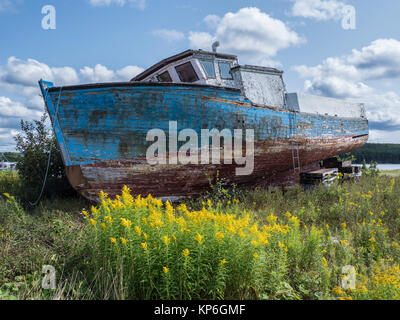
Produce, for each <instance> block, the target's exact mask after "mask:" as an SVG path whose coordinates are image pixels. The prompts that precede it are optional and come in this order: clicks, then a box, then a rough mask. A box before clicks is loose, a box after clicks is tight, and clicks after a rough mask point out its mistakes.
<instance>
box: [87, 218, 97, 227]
mask: <svg viewBox="0 0 400 320" xmlns="http://www.w3.org/2000/svg"><path fill="white" fill-rule="evenodd" d="M89 221H90V223H91V224H92V225H94V226H95V225H96V223H97V221H96V220H94V219H89Z"/></svg>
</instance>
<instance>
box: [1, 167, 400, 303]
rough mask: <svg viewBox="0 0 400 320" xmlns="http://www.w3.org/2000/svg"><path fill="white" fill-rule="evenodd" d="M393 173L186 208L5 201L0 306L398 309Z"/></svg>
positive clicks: (228, 194) (227, 194)
mask: <svg viewBox="0 0 400 320" xmlns="http://www.w3.org/2000/svg"><path fill="white" fill-rule="evenodd" d="M397 171H398V170H397ZM386 173H387V172H386V171H385V174H384V175H380V176H378V175H377V174H376V173H371V172H366V174H365V175H364V176H363V177H362V178H361V180H360V182H358V183H355V182H344V183H343V184H341V183H337V184H335V185H333V186H331V187H329V188H324V187H317V188H315V189H314V190H309V191H304V190H302V189H301V188H299V187H297V188H294V189H291V190H288V191H282V190H280V189H269V190H263V189H255V190H247V191H243V190H233V191H232V190H231V191H229V190H226V189H225V188H224V185H223V184H217V187H215V186H214V188H213V189H212V190H211V191H210V193H209V194H208V195H207V196H205V197H203V198H199V199H190V200H188V201H185V202H184V203H181V204H180V205H178V204H177V205H176V206H170V205H169V204H161V203H160V202H159V201H158V200H156V199H152V198H145V199H143V198H132V197H130V195H129V192H128V191H127V190H125V192H124V193H123V194H122V196H121V197H120V198H119V199H117V200H110V199H108V198H107V197H106V196H105V195H103V202H102V203H101V204H99V205H98V206H96V207H91V205H92V204H90V203H88V202H86V201H84V200H82V199H79V198H74V199H63V200H56V201H44V202H42V204H41V205H40V206H39V207H38V208H36V209H35V210H33V211H27V210H26V209H23V208H22V207H21V206H20V205H19V204H18V202H17V201H16V200H15V199H13V197H12V196H10V195H7V196H3V197H2V200H0V233H1V238H0V243H1V245H0V299H26V298H29V299H32V298H33V299H149V298H157V299H176V298H178V299H179V298H185V299H399V298H400V268H399V263H400V245H399V243H400V233H399V231H400V197H399V194H400V179H399V178H393V177H391V176H389V175H387V174H386ZM14 178H15V177H14ZM14 178H10V177H6V178H4V176H3V177H2V178H1V179H3V180H1V179H0V190H2V191H4V188H12V186H13V182H12V181H13V179H14ZM2 181H3V182H2ZM4 181H5V182H4ZM2 184H3V185H2ZM1 188H3V189H1ZM216 195H218V196H216ZM185 229H187V230H189V231H187V230H185ZM182 230H183V231H182ZM238 248H240V249H238ZM43 265H53V266H54V267H55V268H56V271H57V288H56V290H54V291H51V290H44V289H42V288H41V285H40V283H41V280H42V277H43V275H42V274H41V270H42V266H43ZM347 265H351V266H353V267H354V269H355V272H356V279H357V281H356V287H355V288H353V289H349V288H347V287H346V286H345V287H343V286H342V280H343V277H346V274H342V271H343V270H342V269H343V267H344V266H347Z"/></svg>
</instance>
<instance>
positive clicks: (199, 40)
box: [189, 7, 304, 64]
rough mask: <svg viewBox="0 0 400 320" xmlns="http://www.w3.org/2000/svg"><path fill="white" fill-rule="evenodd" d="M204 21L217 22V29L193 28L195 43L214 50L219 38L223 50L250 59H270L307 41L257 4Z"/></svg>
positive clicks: (192, 44) (193, 45)
mask: <svg viewBox="0 0 400 320" xmlns="http://www.w3.org/2000/svg"><path fill="white" fill-rule="evenodd" d="M205 21H206V23H208V25H210V22H214V23H215V33H214V34H210V33H207V32H190V34H189V40H190V45H191V46H192V47H195V48H201V49H205V50H211V45H212V42H213V41H215V40H218V41H219V42H220V45H221V46H220V48H219V50H220V51H221V52H225V53H235V54H238V55H240V57H241V60H247V61H249V62H250V63H256V64H259V63H262V62H265V61H269V62H270V63H271V61H272V60H271V58H272V57H274V56H275V55H276V54H277V52H278V51H279V50H281V49H285V48H288V47H290V46H292V45H298V44H301V43H303V42H304V39H302V38H301V37H300V36H299V35H298V34H297V33H296V32H294V31H292V30H291V29H290V28H289V27H288V26H287V25H286V24H285V23H284V22H282V21H281V20H278V19H274V18H272V17H271V16H269V15H268V14H267V13H264V12H262V11H260V9H258V8H254V7H253V8H242V9H240V10H239V11H238V12H236V13H233V12H228V13H226V14H225V15H224V16H223V17H222V18H221V19H220V20H218V19H216V17H215V16H214V17H210V16H207V17H206V18H205ZM274 63H276V62H274Z"/></svg>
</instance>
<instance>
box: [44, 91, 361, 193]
mask: <svg viewBox="0 0 400 320" xmlns="http://www.w3.org/2000/svg"><path fill="white" fill-rule="evenodd" d="M42 92H43V95H44V97H45V101H46V106H47V109H48V112H49V114H50V117H51V120H52V124H53V127H54V131H55V133H56V136H57V140H58V142H59V145H60V148H61V150H62V154H63V160H64V163H65V165H66V172H67V176H68V178H69V180H70V182H71V184H72V186H73V187H74V188H75V189H76V190H78V191H79V192H80V193H81V194H82V195H83V196H84V197H86V198H89V199H93V200H95V199H97V195H98V193H99V191H100V190H103V191H105V192H107V193H108V194H110V195H111V196H113V195H115V194H118V193H119V192H120V190H121V188H122V187H123V185H127V186H128V187H130V188H131V189H132V190H133V192H134V193H135V194H141V195H147V194H152V195H153V196H157V197H171V196H187V195H192V194H198V193H200V192H202V191H204V190H205V189H206V188H207V187H208V186H209V179H213V178H214V177H215V176H216V174H217V172H219V177H221V178H224V179H226V180H227V182H230V183H236V184H238V185H259V184H263V185H271V184H288V183H293V182H296V180H297V179H298V172H297V173H295V172H294V165H293V164H294V159H293V155H294V153H293V150H296V149H297V150H298V156H299V163H300V167H301V168H302V169H303V170H306V169H314V168H315V167H316V166H317V163H318V161H319V160H322V159H326V158H329V157H332V156H334V155H338V154H342V153H346V152H350V151H352V150H355V149H357V148H360V147H361V146H363V145H364V144H365V143H366V141H367V140H368V121H367V120H366V119H364V118H340V117H331V116H323V115H316V114H305V113H297V112H291V111H289V110H285V109H279V108H272V107H266V106H256V105H254V104H252V103H251V101H249V100H248V99H247V98H245V97H244V96H242V95H241V92H240V91H239V90H236V89H226V88H219V87H211V86H204V85H187V84H185V85H178V84H148V83H119V84H118V83H115V84H98V85H86V86H85V85H82V86H74V87H64V88H60V87H58V88H48V89H46V88H44V87H43V88H42ZM170 121H175V122H176V123H177V130H178V132H179V131H180V130H182V129H187V128H190V129H193V130H194V131H195V132H196V133H198V135H199V137H200V135H201V130H202V129H213V128H216V129H218V130H222V129H229V130H231V131H232V132H233V130H234V129H243V130H245V129H253V130H254V139H255V144H254V170H253V171H252V173H251V174H248V175H237V174H236V173H235V169H236V168H238V167H240V166H239V165H236V164H223V160H222V161H221V162H222V164H203V165H202V164H199V165H194V164H190V165H182V164H163V165H150V164H149V163H148V161H147V160H146V156H145V155H146V150H147V149H148V147H149V146H150V145H151V144H152V142H148V141H146V134H147V133H148V131H149V130H151V129H156V128H157V129H160V130H163V131H165V132H167V133H168V130H169V122H170ZM244 151H245V150H244ZM296 152H297V151H296ZM167 163H168V161H167Z"/></svg>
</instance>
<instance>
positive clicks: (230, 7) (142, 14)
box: [0, 0, 400, 152]
mask: <svg viewBox="0 0 400 320" xmlns="http://www.w3.org/2000/svg"><path fill="white" fill-rule="evenodd" d="M46 6H52V7H53V8H54V10H55V19H51V20H49V19H48V17H49V15H48V14H49V11H46V10H44V9H46ZM399 12H400V1H398V0H385V1H379V0H268V1H267V0H229V1H227V0H218V1H215V0H213V1H211V0H201V1H189V0H168V1H166V0H68V1H65V0H43V1H42V0H0V152H4V151H14V150H15V142H14V139H13V137H15V136H16V135H17V134H18V132H19V129H20V120H21V119H23V120H33V119H39V118H40V116H41V115H42V114H43V112H44V103H43V99H42V98H41V96H40V90H39V88H38V85H37V81H38V80H39V79H41V78H43V79H44V80H48V81H53V82H55V85H71V84H79V83H92V82H109V81H128V80H130V79H131V78H132V77H134V76H135V75H136V74H138V73H140V72H141V71H143V70H144V69H146V68H148V67H150V66H151V65H153V64H155V63H157V62H158V61H160V60H162V59H164V58H167V57H169V56H171V55H174V54H177V53H179V52H182V51H185V50H187V49H203V50H211V45H212V43H213V42H214V41H216V40H218V41H219V42H220V47H219V48H218V51H219V52H223V53H230V54H236V55H238V58H239V62H240V63H241V64H254V65H262V66H269V67H277V68H279V69H281V70H283V71H284V80H285V83H286V89H287V91H288V92H305V93H309V94H315V95H321V96H326V97H333V98H339V99H345V100H351V101H357V102H363V103H365V106H366V110H367V116H368V119H369V124H370V140H369V142H378V143H400V90H399V88H400V86H399V84H400V19H398V14H399ZM50 22H55V23H54V24H53V25H50ZM49 25H50V26H51V27H52V28H51V29H48V27H47V28H46V26H49Z"/></svg>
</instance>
